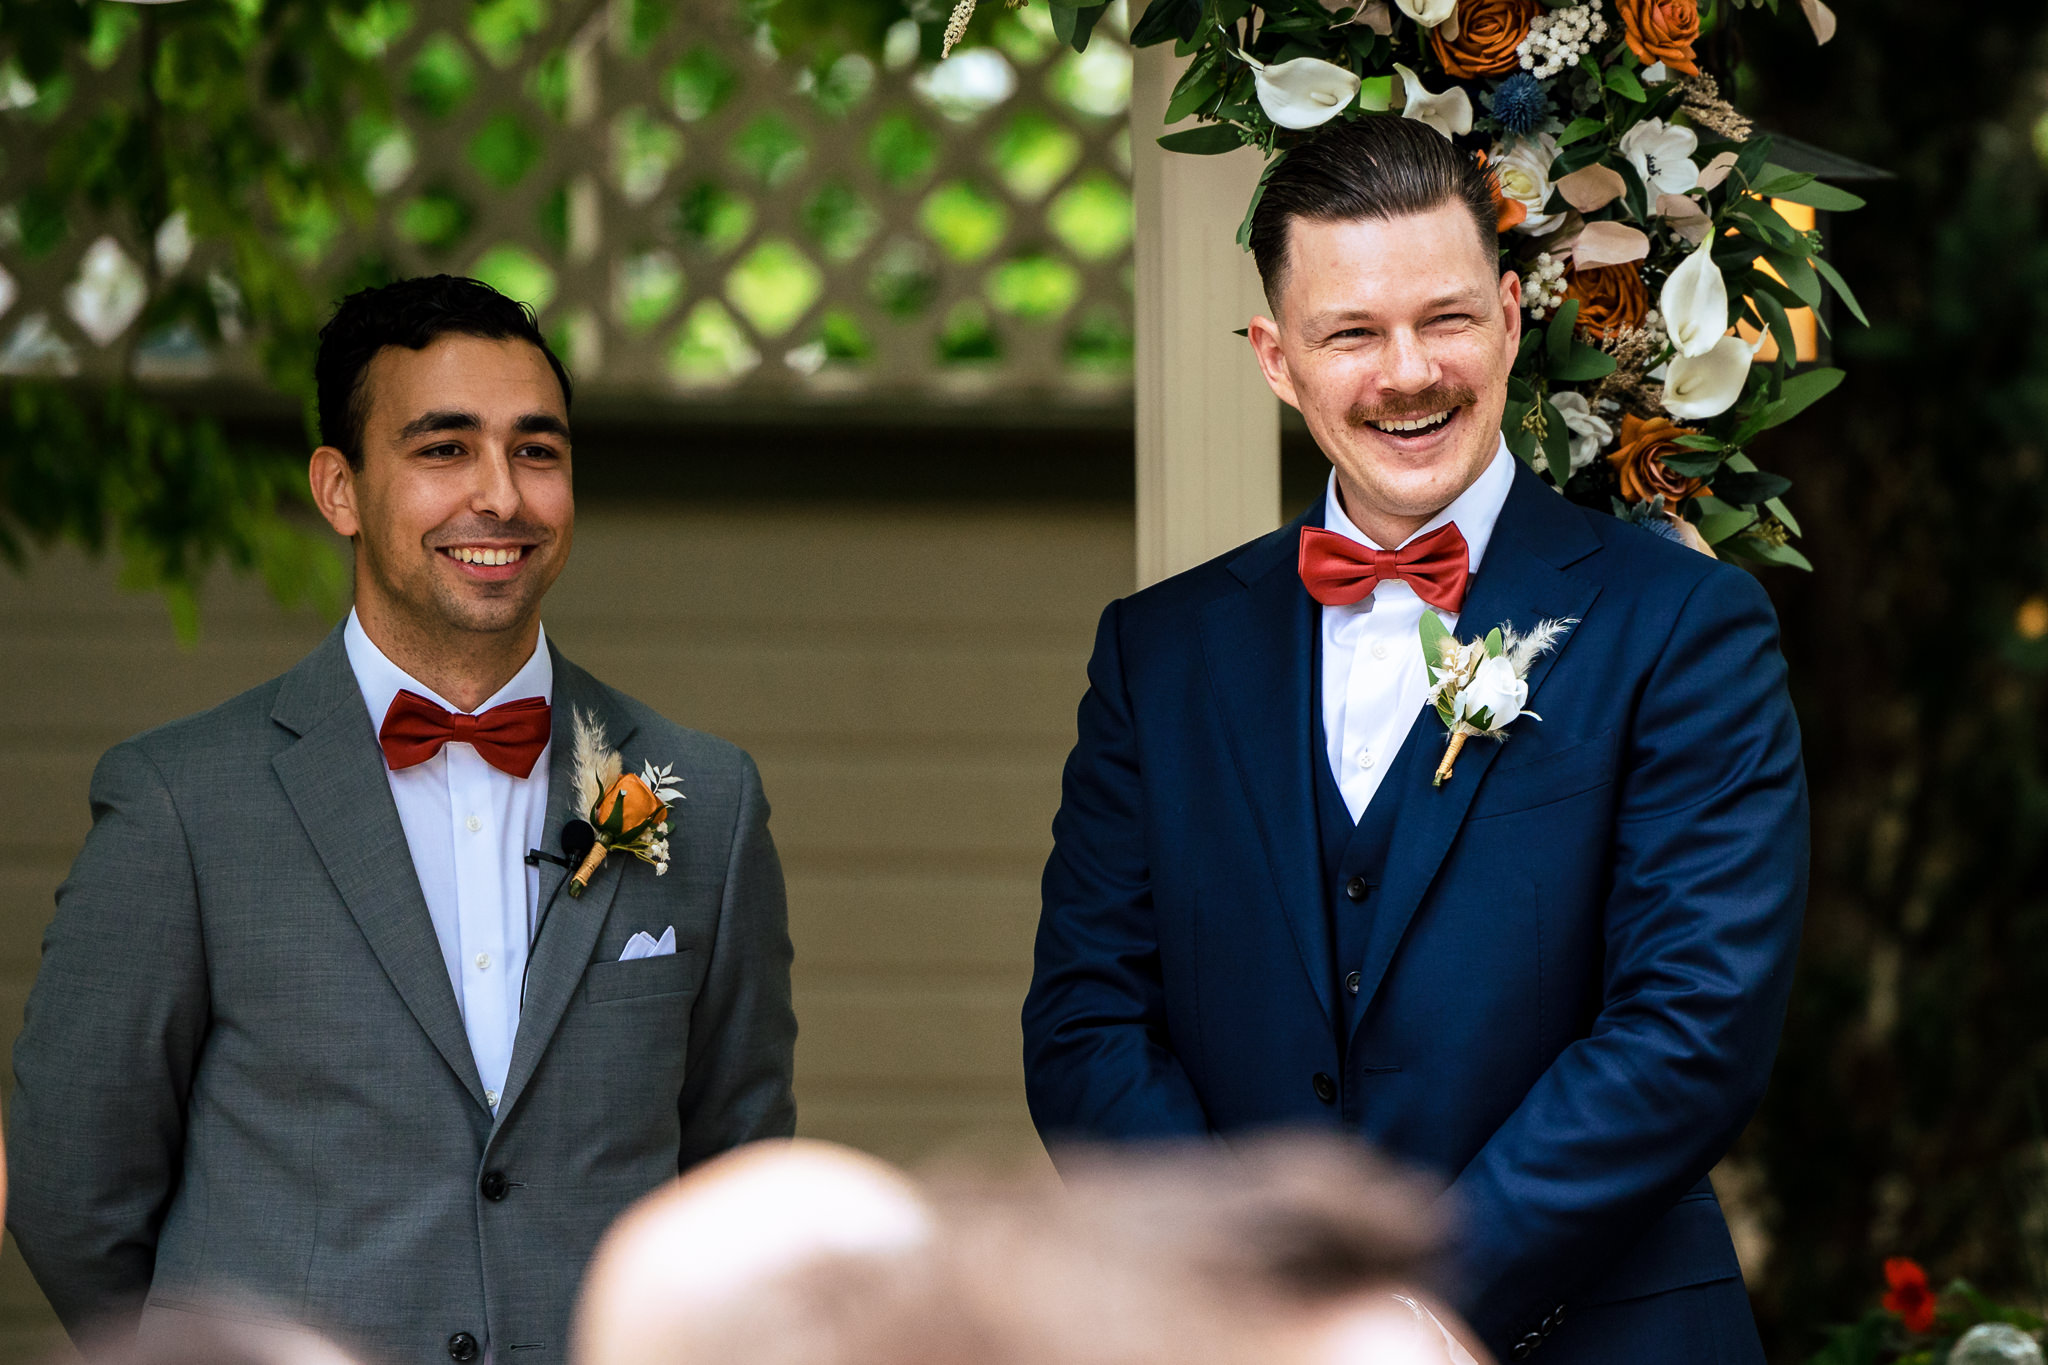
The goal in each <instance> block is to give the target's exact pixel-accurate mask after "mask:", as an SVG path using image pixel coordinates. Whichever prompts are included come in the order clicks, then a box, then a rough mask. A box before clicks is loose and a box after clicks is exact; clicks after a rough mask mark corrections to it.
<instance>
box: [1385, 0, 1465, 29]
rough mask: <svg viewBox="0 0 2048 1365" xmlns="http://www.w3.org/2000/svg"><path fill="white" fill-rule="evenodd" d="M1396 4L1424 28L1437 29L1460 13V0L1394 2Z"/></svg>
mask: <svg viewBox="0 0 2048 1365" xmlns="http://www.w3.org/2000/svg"><path fill="white" fill-rule="evenodd" d="M1394 4H1395V6H1396V7H1398V8H1399V9H1400V11H1401V13H1403V14H1405V15H1407V16H1408V17H1409V18H1410V19H1413V20H1414V21H1415V22H1416V23H1418V24H1420V25H1422V26H1423V27H1424V28H1435V27H1436V26H1437V25H1438V24H1441V23H1442V22H1443V21H1444V20H1446V19H1448V18H1450V17H1451V16H1452V15H1453V14H1456V13H1457V12H1458V0H1394Z"/></svg>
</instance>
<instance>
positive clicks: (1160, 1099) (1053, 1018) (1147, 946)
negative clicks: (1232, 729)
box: [1024, 602, 1209, 1141]
mask: <svg viewBox="0 0 2048 1365" xmlns="http://www.w3.org/2000/svg"><path fill="white" fill-rule="evenodd" d="M1120 607H1121V604H1120V603H1114V602H1113V603H1111V604H1110V606H1109V608H1108V610H1106V611H1105V612H1104V613H1103V615H1102V623H1101V626H1100V627H1099V629H1098V630H1097V632H1096V636H1095V654H1094V657H1093V658H1091V659H1090V660H1089V663H1088V692H1087V695H1086V696H1084V697H1083V698H1082V699H1081V709H1080V715H1079V730H1080V736H1079V740H1078V742H1077V743H1076V744H1075V746H1074V751H1073V753H1072V754H1071V755H1070V756H1069V757H1068V759H1067V767H1066V773H1065V777H1064V779H1063V781H1062V787H1061V796H1060V809H1059V813H1058V814H1057V815H1056V816H1054V818H1053V851H1052V857H1051V859H1050V860H1049V861H1048V862H1047V863H1046V866H1045V878H1044V882H1043V888H1042V890H1043V908H1042V911H1041V913H1040V917H1039V921H1038V945H1037V954H1036V967H1035V970H1034V972H1033V974H1032V979H1031V990H1030V993H1029V995H1028V996H1027V997H1026V998H1025V1001H1024V1088H1025V1094H1026V1096H1027V1098H1028V1099H1029V1101H1030V1104H1031V1117H1032V1120H1033V1121H1034V1122H1035V1123H1036V1124H1037V1125H1038V1131H1039V1132H1040V1133H1041V1134H1042V1135H1044V1136H1045V1137H1046V1138H1047V1139H1048V1140H1049V1141H1050V1140H1055V1139H1058V1138H1083V1139H1085V1138H1099V1139H1164V1138H1176V1137H1199V1136H1205V1135H1207V1134H1208V1132H1209V1120H1208V1116H1207V1115H1206V1114H1205V1113H1204V1112H1203V1110H1202V1102H1201V1100H1200V1098H1199V1097H1198V1096H1197V1095H1196V1093H1195V1087H1194V1084H1193V1082H1192V1081H1190V1080H1189V1079H1188V1074H1187V1071H1186V1070H1185V1068H1183V1066H1182V1065H1181V1062H1180V1059H1179V1058H1178V1057H1176V1056H1175V1055H1174V1052H1173V1047H1172V1044H1171V1040H1170V1038H1169V1036H1168V1032H1167V1025H1166V997H1165V990H1164V987H1163V985H1162V983H1161V978H1160V963H1159V937H1158V931H1157V929H1156V927H1155V926H1154V923H1153V905H1152V882H1151V871H1150V868H1149V866H1148V863H1147V854H1146V840H1145V811H1144V787H1143V781H1142V776H1141V774H1140V772H1139V767H1138V744H1137V734H1136V727H1135V722H1134V718H1133V714H1132V708H1131V700H1130V696H1129V693H1128V691H1127V689H1126V687H1125V682H1124V664H1123V649H1122V641H1121V639H1120V637H1119V629H1120Z"/></svg>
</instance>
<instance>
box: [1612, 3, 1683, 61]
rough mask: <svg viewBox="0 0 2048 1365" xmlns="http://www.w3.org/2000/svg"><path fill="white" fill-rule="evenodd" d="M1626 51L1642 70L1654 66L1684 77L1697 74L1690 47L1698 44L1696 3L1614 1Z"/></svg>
mask: <svg viewBox="0 0 2048 1365" xmlns="http://www.w3.org/2000/svg"><path fill="white" fill-rule="evenodd" d="M1614 4H1615V8H1616V9H1618V10H1620V11H1621V26H1622V29H1623V31H1624V32H1625V33H1626V35H1627V37H1628V46H1629V51H1631V52H1633V53H1635V54H1636V56H1637V57H1640V58H1641V59H1642V63H1643V65H1644V66H1653V65H1655V64H1656V63H1658V62H1662V63H1664V65H1666V66H1668V67H1670V68H1671V69H1672V70H1673V71H1677V72H1682V73H1683V74H1685V75H1687V76H1697V75H1699V74H1700V68H1699V63H1698V62H1696V61H1695V60H1693V55H1692V45H1693V44H1694V43H1695V42H1698V41H1699V36H1700V7H1699V0H1614Z"/></svg>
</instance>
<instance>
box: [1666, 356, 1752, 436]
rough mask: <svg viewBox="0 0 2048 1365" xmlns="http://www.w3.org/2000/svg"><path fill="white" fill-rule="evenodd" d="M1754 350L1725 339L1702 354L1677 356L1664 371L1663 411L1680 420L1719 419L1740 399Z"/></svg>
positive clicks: (1747, 377) (1747, 378)
mask: <svg viewBox="0 0 2048 1365" xmlns="http://www.w3.org/2000/svg"><path fill="white" fill-rule="evenodd" d="M1755 358H1756V350H1755V348H1754V347H1752V346H1751V345H1750V344H1749V343H1748V342H1746V341H1744V340H1743V339H1742V338H1741V337H1739V336H1725V337H1722V338H1721V339H1720V340H1719V341H1717V342H1715V343H1714V345H1713V347H1712V349H1710V350H1709V351H1708V352H1707V353H1706V354H1705V355H1697V356H1686V355H1681V356H1676V357H1674V358H1673V359H1672V361H1671V363H1670V364H1669V365H1667V366H1666V367H1665V369H1664V410H1665V411H1666V412H1668V413H1670V414H1671V415H1672V416H1673V417H1676V418H1679V419H1680V420H1681V421H1688V422H1697V421H1702V420H1704V419H1706V418H1708V417H1719V416H1720V415H1721V414H1722V413H1724V412H1726V411H1728V409H1730V408H1732V407H1734V406H1735V400H1736V399H1738V398H1740V397H1742V386H1743V385H1744V384H1745V383H1747V382H1748V380H1749V365H1750V362H1751V361H1752V360H1754V359H1755Z"/></svg>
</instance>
